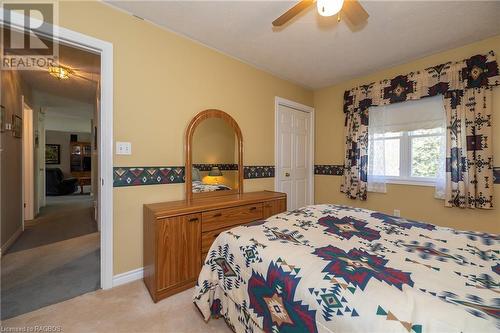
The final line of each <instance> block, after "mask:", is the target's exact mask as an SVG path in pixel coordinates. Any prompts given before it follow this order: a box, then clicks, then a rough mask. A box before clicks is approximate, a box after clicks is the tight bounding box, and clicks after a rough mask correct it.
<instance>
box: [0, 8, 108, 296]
mask: <svg viewBox="0 0 500 333" xmlns="http://www.w3.org/2000/svg"><path fill="white" fill-rule="evenodd" d="M3 18H4V15H3V10H2V9H1V8H0V25H5V24H6V22H4V21H3ZM10 18H11V22H8V25H9V27H10V28H11V29H16V30H18V31H21V32H24V22H25V21H24V16H23V15H20V14H18V13H11V16H10ZM26 22H29V21H26ZM31 22H32V23H34V26H41V27H42V28H41V29H37V32H39V33H41V34H45V35H48V36H51V34H50V31H44V30H43V28H44V27H45V26H43V25H42V22H41V21H39V20H36V19H33V18H31ZM47 28H53V30H52V31H54V36H51V37H53V39H54V41H57V42H58V43H62V44H65V45H68V46H72V47H75V48H79V49H83V50H85V51H89V52H93V53H97V54H100V56H101V103H100V111H101V114H100V117H99V118H100V124H99V127H100V128H99V134H100V146H99V171H98V172H99V176H98V179H99V180H100V182H101V186H99V187H98V191H99V194H98V197H99V200H100V205H99V212H98V215H99V218H100V221H101V244H100V245H101V288H103V289H109V288H112V287H113V44H111V43H110V42H106V41H103V40H100V39H97V38H94V37H90V36H87V35H84V34H81V33H79V32H75V31H72V30H69V29H65V28H62V27H58V26H50V25H47Z"/></svg>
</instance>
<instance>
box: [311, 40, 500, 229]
mask: <svg viewBox="0 0 500 333" xmlns="http://www.w3.org/2000/svg"><path fill="white" fill-rule="evenodd" d="M490 50H493V51H495V53H496V54H497V55H500V36H496V37H493V38H489V39H486V40H483V41H480V42H477V43H474V44H470V45H466V46H464V47H460V48H457V49H452V50H449V51H446V52H441V53H438V54H435V55H432V56H428V57H425V58H421V59H419V60H416V61H413V62H410V63H407V64H404V65H400V66H396V67H393V68H390V69H386V70H383V71H379V72H376V73H373V74H371V75H367V76H364V77H361V78H357V79H353V80H350V81H347V82H343V83H341V84H337V85H334V86H331V87H328V88H325V89H321V90H318V91H315V93H314V107H315V109H316V155H315V159H316V164H340V165H341V164H343V163H344V160H343V156H344V146H343V144H344V129H343V126H344V114H343V111H342V110H343V105H342V104H343V94H344V91H345V90H348V89H350V88H352V87H355V86H358V85H360V84H365V83H370V82H373V81H378V80H382V79H388V78H393V77H394V76H396V75H399V74H406V73H408V72H411V71H414V70H418V69H423V68H427V67H429V66H433V65H438V64H441V63H444V62H447V61H450V60H456V61H458V60H462V59H465V58H468V57H470V56H472V55H475V54H478V53H486V52H487V51H490ZM339 65H341V64H339ZM499 129H500V87H498V88H496V89H494V92H493V141H494V156H500V134H499ZM496 161H497V162H495V165H496V166H500V161H499V159H498V158H497V160H496ZM340 182H341V177H334V176H319V175H318V176H316V177H315V191H316V193H315V198H316V202H317V203H339V204H347V205H351V206H357V207H364V208H369V209H373V210H379V211H383V212H386V213H393V210H394V209H400V210H401V216H403V217H408V218H414V219H419V220H422V221H427V222H431V223H434V224H437V225H442V226H449V227H454V228H458V229H466V230H479V231H487V232H495V233H499V232H500V210H499V209H498V208H497V209H494V210H490V211H486V210H472V209H459V208H445V207H444V203H443V201H442V200H437V199H434V187H423V186H411V185H388V189H387V193H386V194H380V193H368V200H367V201H366V202H361V201H359V200H351V199H347V198H346V197H345V196H344V195H343V194H342V193H340V190H339V188H340ZM495 196H496V198H497V199H496V201H495V204H496V205H498V204H499V203H500V201H499V199H498V196H500V186H499V185H495Z"/></svg>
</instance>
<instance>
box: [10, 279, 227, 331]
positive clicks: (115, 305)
mask: <svg viewBox="0 0 500 333" xmlns="http://www.w3.org/2000/svg"><path fill="white" fill-rule="evenodd" d="M192 296H193V289H189V290H186V291H184V292H182V293H179V294H176V295H173V296H171V297H168V298H166V299H164V300H163V301H160V302H158V303H156V304H155V303H153V301H152V300H151V297H149V294H148V292H147V290H146V287H145V286H144V283H143V282H142V281H135V282H132V283H129V284H126V285H123V286H119V287H116V288H113V289H111V290H98V291H96V292H92V293H88V294H85V295H82V296H79V297H76V298H73V299H70V300H68V301H65V302H63V303H59V304H54V305H51V306H48V307H45V308H42V309H39V310H36V311H34V312H30V313H27V314H24V315H22V316H19V317H16V318H12V319H9V320H6V321H4V322H3V323H2V325H3V326H4V327H26V326H31V327H33V326H35V325H38V326H40V325H55V326H59V327H60V329H61V332H65V333H68V332H103V333H104V332H106V333H107V332H120V333H128V332H145V333H149V332H166V333H211V332H217V333H231V332H232V331H231V330H230V329H229V328H228V327H227V325H226V324H225V322H224V320H223V319H217V320H215V319H211V320H210V321H208V323H205V322H204V320H203V318H202V317H201V315H200V313H199V312H198V310H197V309H196V308H195V306H194V305H193V302H192Z"/></svg>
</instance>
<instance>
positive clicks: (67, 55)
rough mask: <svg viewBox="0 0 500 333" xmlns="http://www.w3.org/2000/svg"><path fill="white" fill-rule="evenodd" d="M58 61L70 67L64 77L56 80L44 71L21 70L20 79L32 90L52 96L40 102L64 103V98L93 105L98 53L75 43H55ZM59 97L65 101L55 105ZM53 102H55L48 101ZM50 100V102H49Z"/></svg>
mask: <svg viewBox="0 0 500 333" xmlns="http://www.w3.org/2000/svg"><path fill="white" fill-rule="evenodd" d="M59 62H60V64H62V65H64V66H66V67H70V68H71V69H73V71H74V74H73V75H70V77H69V78H68V79H66V80H58V79H56V78H55V77H53V76H51V75H50V74H49V73H48V72H47V71H45V70H43V71H41V70H37V71H21V76H22V78H23V80H24V81H25V82H26V83H27V84H28V85H29V86H30V87H31V88H32V89H33V90H35V91H40V92H43V93H46V94H47V96H55V97H61V98H52V99H47V100H44V101H43V102H44V103H47V104H40V105H43V106H63V107H67V106H68V102H67V100H68V99H70V100H73V101H74V102H75V103H77V102H83V103H87V104H91V105H94V104H95V103H96V96H97V82H98V81H99V78H100V75H99V74H100V71H101V57H100V56H99V55H97V54H93V53H90V52H87V51H83V50H80V49H78V48H75V47H69V46H66V45H62V44H61V45H59ZM61 100H65V101H66V102H64V103H63V105H59V104H60V103H59V102H60V101H61ZM54 103H56V104H57V105H52V104H54ZM49 104H51V105H49Z"/></svg>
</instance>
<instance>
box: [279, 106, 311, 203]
mask: <svg viewBox="0 0 500 333" xmlns="http://www.w3.org/2000/svg"><path fill="white" fill-rule="evenodd" d="M276 122H277V124H276V135H277V140H276V147H275V149H276V152H277V153H276V158H277V161H276V175H275V177H276V190H277V191H280V192H285V193H286V194H287V209H288V210H292V209H297V208H300V207H304V206H307V205H310V204H312V203H313V194H312V193H313V192H312V181H313V180H312V172H313V162H312V112H311V111H310V112H308V111H305V110H299V109H298V108H295V107H291V106H287V105H284V104H279V103H278V104H277V110H276Z"/></svg>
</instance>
